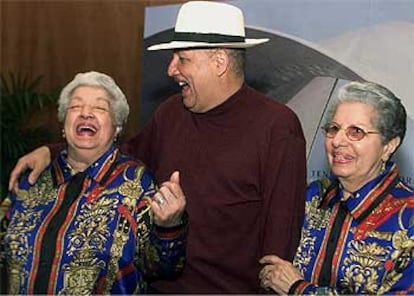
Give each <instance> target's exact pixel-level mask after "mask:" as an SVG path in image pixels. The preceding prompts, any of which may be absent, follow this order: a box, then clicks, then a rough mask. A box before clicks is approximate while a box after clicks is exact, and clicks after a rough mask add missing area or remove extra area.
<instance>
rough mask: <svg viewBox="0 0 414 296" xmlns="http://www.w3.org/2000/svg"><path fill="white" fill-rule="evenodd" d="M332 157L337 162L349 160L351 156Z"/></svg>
mask: <svg viewBox="0 0 414 296" xmlns="http://www.w3.org/2000/svg"><path fill="white" fill-rule="evenodd" d="M334 157H335V159H338V160H351V159H352V157H351V156H345V155H335V156H334Z"/></svg>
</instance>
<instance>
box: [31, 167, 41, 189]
mask: <svg viewBox="0 0 414 296" xmlns="http://www.w3.org/2000/svg"><path fill="white" fill-rule="evenodd" d="M42 171H43V170H42V169H40V168H34V169H33V170H32V171H31V172H30V174H29V178H28V181H29V183H30V185H33V184H35V183H36V181H37V179H38V178H39V176H40V174H41V173H42Z"/></svg>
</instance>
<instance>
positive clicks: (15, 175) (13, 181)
mask: <svg viewBox="0 0 414 296" xmlns="http://www.w3.org/2000/svg"><path fill="white" fill-rule="evenodd" d="M27 168H28V166H27V163H25V162H22V161H21V160H19V161H18V162H17V163H16V166H15V167H14V169H13V171H12V172H11V173H10V178H9V190H10V191H14V192H17V188H18V181H17V180H18V179H19V176H20V174H21V173H22V172H23V171H25V170H26V169H27Z"/></svg>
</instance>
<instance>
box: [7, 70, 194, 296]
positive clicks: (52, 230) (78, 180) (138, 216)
mask: <svg viewBox="0 0 414 296" xmlns="http://www.w3.org/2000/svg"><path fill="white" fill-rule="evenodd" d="M58 105H59V106H58V119H59V121H60V122H62V123H63V137H64V138H65V139H66V142H67V147H66V149H64V150H63V151H62V152H61V153H60V154H59V155H58V157H57V158H56V159H55V160H54V161H53V162H52V164H51V165H50V166H49V168H48V169H47V170H46V171H44V172H43V173H42V175H41V177H40V178H39V179H38V180H37V182H36V183H35V184H34V185H30V184H29V182H28V180H27V176H26V177H24V178H23V179H22V180H21V181H20V184H19V190H18V192H17V194H13V193H11V194H10V196H9V203H10V205H9V206H10V208H9V211H8V215H7V216H8V218H9V224H8V227H7V232H6V234H5V236H4V237H5V238H4V243H5V250H6V256H7V258H6V260H7V265H8V266H7V267H8V277H9V281H8V293H9V294H72V295H85V294H102V293H104V294H108V293H111V294H133V293H143V292H145V291H146V280H147V279H149V278H155V277H166V276H174V275H175V274H176V273H177V272H180V271H181V270H182V268H183V264H184V255H185V238H186V232H187V225H186V224H187V222H186V216H185V213H184V207H185V203H186V202H185V198H184V195H183V193H182V192H180V189H179V188H180V187H179V186H178V185H179V176H178V172H175V173H174V174H173V175H172V176H171V179H170V180H169V181H168V182H165V183H164V184H162V186H161V188H160V190H159V191H158V192H156V191H157V187H156V185H155V184H154V180H153V179H152V176H151V175H150V173H149V172H148V171H147V169H146V168H145V167H144V166H143V165H142V163H140V162H138V161H137V160H134V159H132V158H129V157H126V156H124V155H122V154H121V153H120V152H119V151H118V148H116V146H115V145H114V142H115V141H116V139H117V137H118V136H119V134H120V133H121V131H122V128H123V126H124V124H125V122H126V120H127V117H128V113H129V106H128V103H127V100H126V98H125V96H124V94H123V93H122V91H121V90H120V89H119V87H118V86H117V85H116V84H115V82H114V80H113V79H112V78H111V77H109V76H107V75H105V74H102V73H97V72H88V73H80V74H77V75H76V76H75V78H74V79H73V80H72V81H71V82H70V83H69V84H68V85H66V86H65V87H64V89H63V90H62V92H61V94H60V98H59V102H58ZM174 195H176V196H177V197H174ZM0 237H1V236H0Z"/></svg>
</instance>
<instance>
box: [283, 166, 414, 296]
mask: <svg viewBox="0 0 414 296" xmlns="http://www.w3.org/2000/svg"><path fill="white" fill-rule="evenodd" d="M341 197H342V188H341V186H340V185H339V182H338V180H337V179H336V178H335V177H334V176H331V177H330V178H329V179H324V180H320V181H315V182H313V183H311V184H310V185H309V187H308V190H307V196H306V213H305V221H304V226H303V228H302V237H301V241H300V244H299V248H298V251H297V254H296V257H295V259H294V265H295V266H296V267H297V268H298V269H299V270H300V271H301V272H302V274H303V275H304V278H305V281H302V282H297V283H296V284H295V285H294V287H291V291H290V292H291V293H294V294H321V295H329V294H399V293H402V294H412V293H414V192H413V188H411V187H409V186H407V185H406V184H404V183H403V182H402V181H401V180H400V178H399V176H398V169H397V167H396V166H395V164H393V163H392V162H388V163H387V165H386V170H385V172H383V173H382V174H381V175H380V176H378V177H377V178H376V179H374V180H372V181H370V182H369V183H368V184H366V185H365V186H363V187H362V188H361V189H360V190H358V191H357V192H354V194H353V196H351V198H349V199H348V200H346V201H341Z"/></svg>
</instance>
